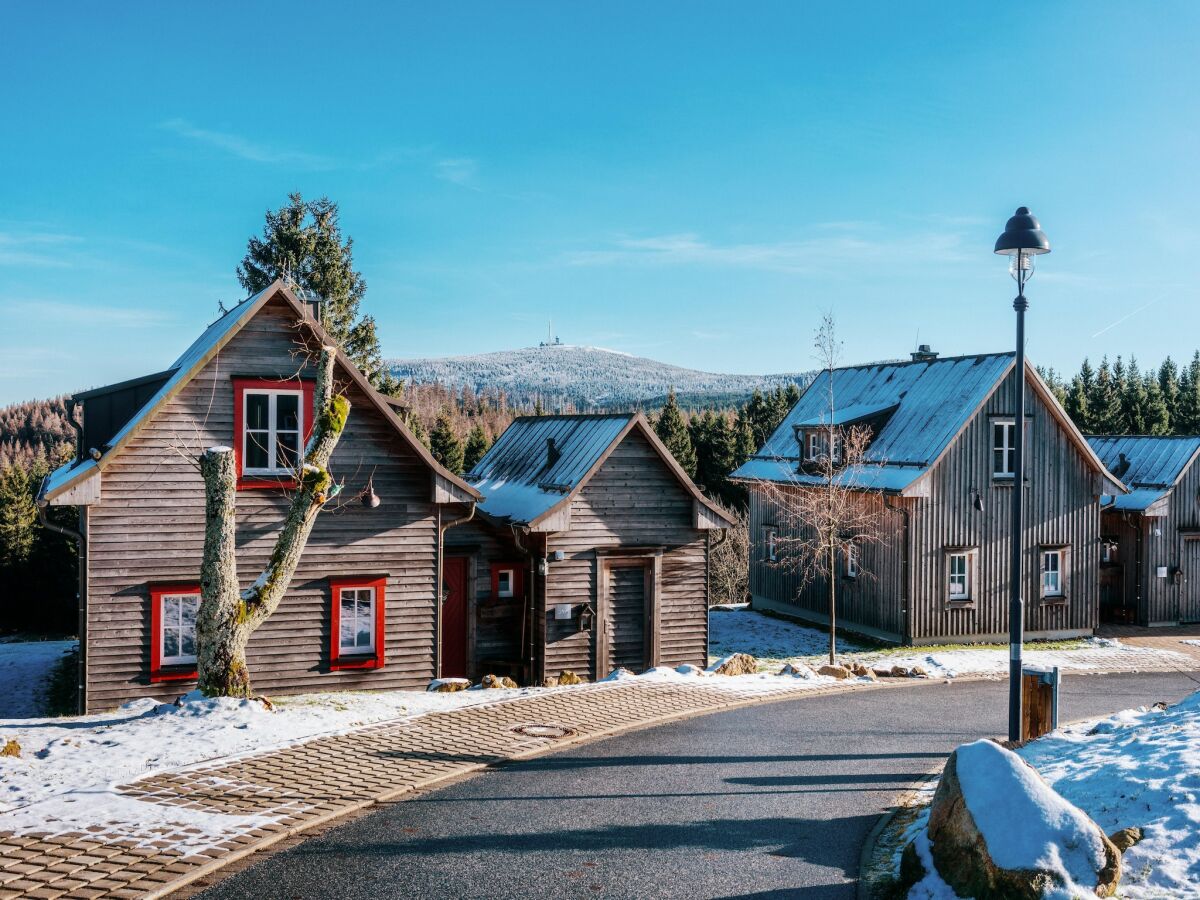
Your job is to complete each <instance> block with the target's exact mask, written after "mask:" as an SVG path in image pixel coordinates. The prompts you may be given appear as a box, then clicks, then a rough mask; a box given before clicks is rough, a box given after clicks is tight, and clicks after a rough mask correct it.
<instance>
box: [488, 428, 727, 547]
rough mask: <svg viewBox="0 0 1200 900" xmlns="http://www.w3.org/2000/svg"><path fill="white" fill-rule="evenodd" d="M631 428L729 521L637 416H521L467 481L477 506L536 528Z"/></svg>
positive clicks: (707, 504) (691, 489)
mask: <svg viewBox="0 0 1200 900" xmlns="http://www.w3.org/2000/svg"><path fill="white" fill-rule="evenodd" d="M634 429H638V430H640V431H641V433H642V434H643V435H644V436H645V437H646V439H647V440H648V441H649V442H650V445H651V446H652V447H653V448H654V449H655V450H656V451H657V452H658V454H659V456H661V457H662V459H663V462H665V463H666V464H667V467H668V468H669V469H670V470H671V472H672V474H674V475H675V477H676V478H677V479H678V481H679V483H680V484H681V485H682V486H683V487H684V488H685V489H686V490H687V491H688V493H690V494H691V495H692V497H693V498H694V499H695V500H696V501H698V502H699V503H701V504H702V505H704V506H705V507H707V508H708V509H709V510H711V511H712V512H713V513H714V514H715V515H716V516H717V517H718V518H720V519H721V520H722V521H725V522H727V523H729V522H730V519H729V516H728V514H727V513H725V512H724V511H723V510H722V509H721V508H720V507H719V506H717V505H716V504H714V503H712V501H710V500H709V499H708V498H707V497H705V496H704V495H703V494H702V493H701V492H700V490H699V489H698V488H697V487H696V485H695V484H694V483H693V482H692V480H691V479H690V478H689V477H688V476H687V473H686V472H684V471H683V469H681V468H680V466H679V464H678V463H677V462H676V461H675V459H674V457H672V456H671V454H670V452H669V451H668V450H667V448H666V447H664V446H663V444H662V441H660V440H659V439H658V435H656V434H655V433H654V429H653V428H651V427H650V425H649V423H648V422H647V421H646V418H645V416H643V415H642V414H641V413H636V414H635V413H624V414H611V415H574V416H566V415H564V416H523V417H521V418H519V419H516V420H514V421H513V423H512V424H511V425H509V426H508V428H506V429H505V430H504V433H503V434H502V435H500V437H499V438H498V439H497V440H496V443H494V444H493V445H492V446H491V448H490V449H489V450H488V452H487V453H485V454H484V456H483V458H482V459H481V460H480V461H479V462H478V464H476V466H475V468H474V469H472V470H471V471H470V472H468V473H467V475H466V479H467V481H469V482H470V483H471V484H473V485H474V486H475V488H476V489H477V490H479V491H480V492H481V493H482V494H484V495H485V496H484V499H483V500H482V501H481V502H480V504H479V509H480V511H481V512H483V513H484V515H486V516H488V517H489V518H492V519H496V520H500V521H505V522H510V523H513V524H518V525H526V526H536V525H537V524H538V523H539V522H541V521H543V520H545V519H546V518H548V517H549V516H550V515H551V514H553V513H554V512H555V511H556V510H558V509H560V508H561V507H563V506H564V505H566V504H568V503H570V501H571V499H572V498H573V497H574V496H575V495H576V494H578V493H579V491H580V490H581V489H582V488H583V487H584V485H586V484H587V482H588V481H589V480H590V479H591V477H592V476H593V475H594V474H595V473H596V472H597V471H598V470H599V469H600V466H601V465H602V464H603V463H604V461H605V460H606V459H608V456H609V454H611V453H612V451H613V450H614V449H616V447H617V445H618V444H620V443H621V441H622V440H624V438H625V436H626V435H628V434H629V433H630V432H631V431H633V430H634ZM551 441H553V442H554V443H553V448H554V449H553V451H551V449H550V442H551Z"/></svg>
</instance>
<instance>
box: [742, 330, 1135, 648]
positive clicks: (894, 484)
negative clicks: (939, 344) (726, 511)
mask: <svg viewBox="0 0 1200 900" xmlns="http://www.w3.org/2000/svg"><path fill="white" fill-rule="evenodd" d="M1015 369H1016V364H1015V360H1014V355H1013V354H1011V353H1002V354H990V355H982V356H963V357H954V358H938V356H937V354H936V353H931V352H922V353H916V354H913V359H912V360H911V361H909V362H901V363H887V364H876V365H866V366H851V367H847V368H840V369H836V370H834V371H833V373H832V376H831V375H830V373H828V372H823V373H821V374H819V375H818V376H817V378H816V380H815V381H814V382H813V384H812V385H811V386H810V387H809V389H808V390H807V391H806V392H805V393H804V395H803V396H802V397H801V399H800V400H799V401H798V402H797V403H796V405H795V406H794V407H793V408H792V410H791V411H790V412H789V413H788V415H787V416H786V418H785V419H784V421H783V422H782V424H781V425H780V426H779V427H778V428H777V429H776V431H775V432H774V433H773V434H772V435H771V437H770V438H769V439H768V440H767V442H766V443H765V445H764V446H763V447H762V448H761V449H760V450H759V451H758V452H757V453H756V454H755V455H754V456H753V457H751V459H750V460H749V461H747V462H746V463H745V464H744V465H743V466H741V467H740V468H739V469H738V470H737V471H736V472H735V473H734V478H736V479H738V480H740V481H742V482H744V483H746V484H747V486H748V488H749V492H750V528H751V560H750V587H751V594H752V603H753V605H754V607H755V608H759V609H768V610H775V611H778V612H781V613H786V614H788V615H792V616H796V617H799V618H802V619H806V620H810V621H813V622H817V623H825V624H827V623H828V608H829V607H828V602H829V601H828V596H829V591H828V583H827V582H822V581H821V580H819V579H809V580H808V581H807V582H805V580H804V579H802V578H801V577H800V576H799V575H798V574H797V572H796V569H795V567H794V566H791V567H789V564H788V560H787V559H786V558H785V557H786V554H785V553H782V552H781V551H780V548H781V547H786V546H787V545H788V543H789V542H788V541H787V540H786V539H787V538H788V537H789V536H791V537H795V536H796V535H794V534H788V533H783V532H782V531H781V529H784V528H790V529H791V530H792V531H796V530H799V528H800V526H798V525H786V524H785V522H786V521H790V519H789V517H788V516H786V515H784V509H786V497H787V496H788V494H789V492H795V491H811V490H813V489H814V488H816V487H818V486H819V485H820V484H821V483H822V479H821V478H820V477H819V476H817V475H815V474H813V470H812V464H813V463H814V462H816V461H817V459H818V458H819V457H820V456H821V455H822V454H823V453H824V452H825V451H824V447H825V444H826V443H827V442H828V439H827V438H826V437H825V435H826V434H827V432H828V429H829V428H830V426H831V425H832V426H833V427H834V429H835V431H837V432H842V433H844V429H848V428H851V427H855V426H861V427H863V428H866V429H869V434H870V435H871V439H870V443H869V444H868V446H867V448H866V452H865V457H864V459H863V460H862V461H861V464H858V465H855V466H849V467H843V468H842V469H841V470H840V471H838V472H837V475H836V477H837V479H838V483H839V484H841V485H843V486H845V487H846V488H848V489H849V490H851V491H852V492H855V493H856V494H857V495H860V496H861V500H860V502H861V503H863V504H866V505H868V507H870V508H871V509H872V510H873V513H874V516H875V521H876V522H877V523H878V526H879V529H880V537H881V538H882V539H881V540H875V541H870V542H864V543H863V544H862V545H861V546H854V545H851V549H850V552H848V554H847V555H846V556H845V557H844V558H843V559H842V560H840V561H839V562H838V567H839V571H838V572H837V573H836V575H835V576H834V577H837V578H838V581H839V589H838V591H837V593H838V607H837V616H838V625H839V626H842V627H845V628H846V629H847V630H851V631H857V632H859V633H862V634H866V635H869V636H873V637H876V638H880V639H883V640H887V641H894V642H898V643H912V644H921V643H933V642H940V641H979V640H998V641H1002V640H1007V635H1008V608H1009V583H1010V577H1009V560H1010V556H1009V546H1010V541H1009V533H1010V522H1011V504H1012V491H1013V490H1015V489H1016V488H1015V487H1014V485H1013V475H1012V449H1013V426H1014V419H1013V410H1014V406H1015V396H1016V393H1015V392H1016V390H1017V388H1018V387H1020V388H1021V389H1022V390H1024V391H1025V392H1026V410H1027V421H1026V425H1027V427H1026V444H1025V446H1026V467H1025V485H1024V487H1023V488H1022V489H1023V490H1025V491H1026V503H1025V515H1024V523H1025V524H1024V532H1023V533H1024V537H1023V546H1024V547H1025V554H1024V573H1023V596H1024V599H1025V629H1026V633H1027V634H1028V635H1029V636H1030V637H1035V638H1037V637H1042V638H1052V637H1067V636H1074V635H1085V634H1091V633H1092V631H1093V630H1094V629H1095V627H1096V625H1097V597H1098V567H1097V565H1096V560H1097V559H1098V556H1099V553H1100V528H1099V522H1100V513H1099V510H1100V498H1101V495H1114V494H1124V493H1125V488H1124V486H1123V484H1122V483H1121V481H1120V479H1117V478H1115V477H1113V476H1112V475H1111V474H1110V473H1109V471H1108V469H1107V468H1106V467H1105V466H1104V465H1103V463H1102V462H1101V461H1100V459H1099V458H1098V457H1097V456H1096V453H1095V452H1094V451H1093V450H1092V448H1091V446H1090V445H1089V444H1088V442H1087V440H1086V439H1085V438H1084V436H1083V435H1082V434H1080V432H1079V431H1078V429H1077V428H1076V427H1075V426H1074V424H1072V422H1071V420H1070V419H1069V417H1068V416H1067V415H1066V413H1065V411H1064V410H1063V409H1062V408H1061V407H1060V406H1059V404H1058V403H1057V401H1056V400H1055V399H1054V396H1053V395H1052V394H1051V392H1050V390H1049V389H1048V388H1047V386H1046V384H1045V383H1044V382H1043V381H1042V379H1041V377H1040V376H1039V375H1038V374H1037V372H1036V371H1035V370H1034V369H1033V367H1032V366H1029V367H1027V368H1026V371H1025V372H1024V373H1018V372H1016V371H1015ZM830 377H832V381H833V385H832V386H833V397H834V405H833V409H832V410H830V408H829V387H830V384H829V381H830ZM837 454H838V448H837V441H836V440H835V447H834V458H835V460H836V458H837ZM780 498H783V499H782V500H781V499H780ZM781 502H782V503H783V504H784V509H781V508H780V504H781Z"/></svg>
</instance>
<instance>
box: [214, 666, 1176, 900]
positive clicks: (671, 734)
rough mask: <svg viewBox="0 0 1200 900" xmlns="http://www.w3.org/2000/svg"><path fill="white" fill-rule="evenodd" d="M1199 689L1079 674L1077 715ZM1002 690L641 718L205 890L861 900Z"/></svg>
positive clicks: (902, 693) (983, 728) (911, 691)
mask: <svg viewBox="0 0 1200 900" xmlns="http://www.w3.org/2000/svg"><path fill="white" fill-rule="evenodd" d="M1198 687H1200V684H1198V683H1197V679H1196V678H1193V677H1190V676H1188V675H1184V674H1154V675H1151V674H1146V675H1106V676H1078V677H1073V678H1068V679H1066V682H1065V685H1064V698H1063V711H1062V712H1063V720H1064V721H1069V720H1072V719H1076V718H1081V717H1085V716H1092V715H1101V714H1105V713H1108V712H1112V711H1116V710H1119V709H1124V708H1127V707H1131V706H1138V705H1142V704H1148V703H1153V702H1154V701H1156V700H1167V701H1175V700H1178V699H1179V698H1181V697H1183V696H1185V695H1186V694H1188V693H1190V692H1191V691H1193V690H1196V689H1197V688H1198ZM1004 692H1005V686H1004V685H1003V684H1001V683H996V682H964V683H957V684H924V685H919V686H912V687H904V688H892V689H884V690H877V691H866V692H856V693H851V694H844V695H829V696H821V697H811V698H802V699H797V700H791V701H786V702H780V703H771V704H766V705H762V706H750V707H746V708H743V709H738V710H735V711H731V712H727V713H722V714H718V715H712V716H704V717H701V718H697V719H692V720H689V721H684V722H679V723H675V724H671V725H664V726H661V727H658V728H652V729H647V730H645V731H640V732H635V733H633V734H628V735H624V736H621V737H616V738H612V739H610V740H607V741H601V742H598V743H593V744H589V745H586V746H583V747H580V748H577V749H574V750H570V751H566V752H563V753H560V754H554V755H551V756H545V757H542V758H540V759H536V760H531V761H528V762H524V763H517V764H513V765H510V766H505V767H502V768H499V769H496V770H493V771H489V772H487V773H485V774H482V775H479V776H477V777H474V778H471V779H469V780H466V781H463V782H460V783H458V784H455V785H452V786H450V787H447V788H444V789H442V790H439V791H434V792H431V793H428V794H425V795H423V796H420V797H416V798H413V799H410V800H407V801H404V802H400V803H396V804H392V805H390V806H387V807H384V808H382V809H380V810H379V811H378V812H375V813H373V814H371V815H369V816H365V817H363V818H361V819H358V820H356V821H354V822H351V823H349V824H347V825H344V826H342V827H340V828H337V829H334V830H332V831H330V832H328V833H327V834H325V835H323V836H321V837H318V838H314V839H312V840H309V841H307V842H305V843H303V844H301V845H298V846H296V847H294V848H292V849H290V850H287V851H284V852H281V853H278V854H276V855H274V856H269V857H267V858H265V859H263V860H262V861H260V862H259V863H257V864H256V865H254V866H252V867H250V868H248V869H246V870H244V871H242V872H240V873H238V874H236V875H234V876H232V877H231V878H229V879H228V880H226V881H224V882H222V883H220V884H218V885H215V886H214V887H213V888H211V889H209V890H208V891H206V892H205V893H203V894H202V895H201V896H202V897H204V898H209V900H217V898H235V897H238V898H240V897H253V898H305V900H307V898H318V897H330V898H345V900H351V898H360V897H361V898H372V900H378V898H381V897H487V898H506V897H520V898H532V897H630V898H646V897H681V898H690V900H691V898H702V897H766V896H771V897H804V898H809V900H832V898H839V900H841V898H848V900H849V898H853V897H854V896H855V879H856V877H857V872H858V860H859V853H860V850H861V848H862V844H863V841H864V839H865V838H866V836H867V833H868V832H869V831H870V829H871V828H872V826H873V825H874V824H875V822H876V820H877V818H878V816H879V814H880V813H881V812H883V811H884V810H886V809H887V808H888V806H889V805H890V804H891V802H892V801H893V799H894V798H895V797H896V795H897V794H898V793H901V792H903V791H904V790H905V789H906V788H907V787H908V786H909V785H910V784H911V783H912V782H913V781H915V780H916V779H918V778H919V777H920V776H921V775H922V774H923V773H925V772H927V771H929V770H930V769H931V768H933V767H935V766H936V765H937V764H938V763H939V762H940V761H941V760H942V759H943V758H944V757H945V756H946V754H948V753H949V751H950V750H952V749H953V748H954V747H955V746H957V745H958V744H960V743H962V742H964V741H967V740H971V739H974V738H978V737H984V736H991V735H995V734H998V733H1000V732H1002V731H1003V730H1004V729H1005V727H1006V726H1005V715H1006V706H1005V693H1004Z"/></svg>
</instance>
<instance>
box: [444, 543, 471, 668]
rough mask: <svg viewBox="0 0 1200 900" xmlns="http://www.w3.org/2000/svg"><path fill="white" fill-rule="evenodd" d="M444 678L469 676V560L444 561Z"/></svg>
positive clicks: (462, 557)
mask: <svg viewBox="0 0 1200 900" xmlns="http://www.w3.org/2000/svg"><path fill="white" fill-rule="evenodd" d="M442 585H443V590H444V591H445V593H444V596H443V598H442V677H443V678H466V677H467V558H466V557H465V556H447V557H446V558H445V559H444V560H443V561H442Z"/></svg>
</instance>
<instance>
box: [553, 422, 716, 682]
mask: <svg viewBox="0 0 1200 900" xmlns="http://www.w3.org/2000/svg"><path fill="white" fill-rule="evenodd" d="M692 503H693V500H692V497H691V495H690V494H688V492H687V491H685V490H684V489H683V487H682V486H681V485H680V484H679V482H678V481H677V480H676V479H675V477H674V476H673V475H672V474H671V472H670V470H669V469H668V468H667V466H666V464H665V463H663V461H662V459H661V458H660V457H659V456H658V454H657V453H656V452H655V451H654V449H653V448H652V447H651V446H650V444H649V442H648V441H647V440H646V439H645V438H644V437H643V436H642V435H641V434H639V433H638V432H637V431H636V430H635V431H632V432H630V433H629V435H628V436H627V437H626V438H625V439H624V440H623V441H622V442H621V444H620V445H619V446H618V447H617V448H616V449H615V450H614V451H613V452H612V454H611V455H610V456H609V457H608V459H607V460H605V462H604V464H603V465H602V466H601V467H600V470H599V471H598V472H596V474H595V475H594V476H593V477H592V479H591V481H589V482H588V483H587V484H586V485H585V486H584V488H583V489H582V490H581V491H580V492H579V494H578V495H577V496H576V498H575V499H574V500H573V501H572V508H571V528H570V531H568V532H565V533H558V534H553V535H551V536H550V537H549V539H548V541H547V550H548V552H551V553H552V552H554V551H555V550H562V551H563V553H564V555H565V558H564V559H563V560H561V561H559V562H551V563H550V564H549V566H550V571H549V575H548V577H547V578H546V580H545V592H544V593H543V592H542V590H540V589H539V592H538V596H539V598H541V603H540V607H541V609H542V611H543V613H544V615H543V616H541V617H539V625H540V626H541V627H542V628H543V629H544V635H545V662H544V671H545V673H546V674H549V675H556V674H558V672H560V671H561V670H563V669H571V670H573V671H575V672H578V673H580V674H584V673H587V674H589V675H590V676H591V677H597V675H600V676H603V675H606V674H608V673H606V672H601V673H596V672H595V671H594V665H593V661H594V659H595V655H594V653H595V648H594V646H593V641H594V635H595V632H596V628H593V629H592V630H591V631H580V630H578V624H577V623H578V619H576V620H574V621H572V622H559V621H556V620H554V619H553V618H552V617H551V616H552V607H553V606H554V604H556V603H571V604H576V605H579V604H583V603H589V604H592V606H593V608H594V607H595V603H596V586H597V566H598V564H599V563H598V557H597V553H596V550H597V549H600V550H602V551H610V552H611V551H613V550H615V549H617V548H621V547H626V548H650V547H661V548H662V550H663V553H662V579H661V582H660V586H659V591H660V602H659V622H658V628H659V640H658V644H659V647H660V658H659V663H660V664H661V665H671V666H675V665H681V664H683V663H692V664H694V665H704V664H705V662H706V659H705V657H706V654H707V647H708V605H707V571H708V568H707V567H708V539H707V532H704V531H700V530H698V529H695V528H693V527H692Z"/></svg>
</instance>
